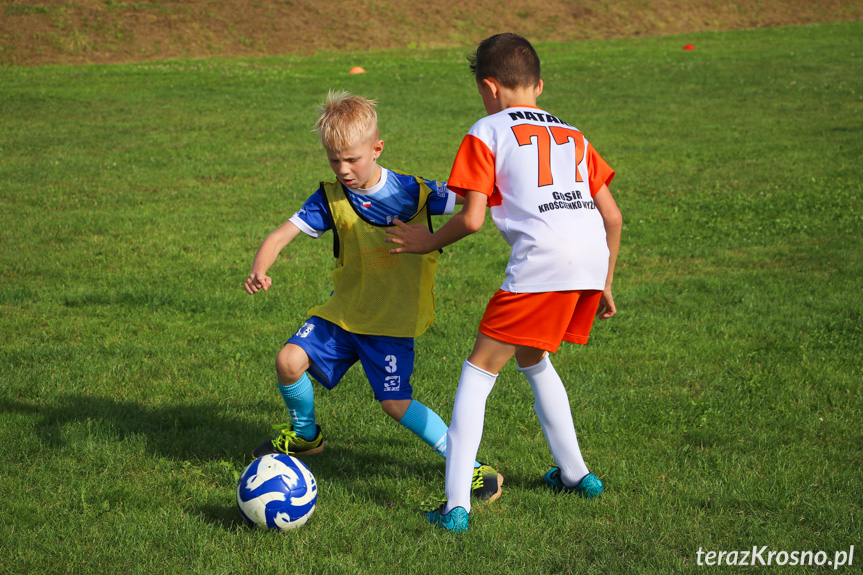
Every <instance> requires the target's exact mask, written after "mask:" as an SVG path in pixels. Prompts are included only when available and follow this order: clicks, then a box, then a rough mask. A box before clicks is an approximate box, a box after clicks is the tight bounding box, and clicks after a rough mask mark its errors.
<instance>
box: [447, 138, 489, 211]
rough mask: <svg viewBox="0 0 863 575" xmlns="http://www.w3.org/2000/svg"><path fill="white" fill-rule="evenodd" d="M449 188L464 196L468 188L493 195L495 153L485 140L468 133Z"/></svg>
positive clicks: (449, 181)
mask: <svg viewBox="0 0 863 575" xmlns="http://www.w3.org/2000/svg"><path fill="white" fill-rule="evenodd" d="M446 185H447V188H449V189H450V190H452V191H453V192H455V193H457V194H458V195H460V196H464V194H465V192H466V191H468V190H473V191H475V192H481V193H483V194H485V195H487V196H491V195H492V193H493V192H494V189H495V187H494V154H492V153H491V150H489V148H488V146H486V145H485V142H483V141H482V140H480V139H479V138H477V137H476V136H471V135H470V134H468V135H467V136H465V137H464V140H462V141H461V146H459V148H458V153H457V154H456V156H455V161H454V162H453V165H452V171H451V172H450V175H449V179H448V180H447V182H446Z"/></svg>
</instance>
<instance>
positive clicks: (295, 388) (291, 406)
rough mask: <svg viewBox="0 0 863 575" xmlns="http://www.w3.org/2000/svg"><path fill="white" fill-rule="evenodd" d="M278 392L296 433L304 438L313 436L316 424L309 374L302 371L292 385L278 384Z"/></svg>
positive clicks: (309, 438)
mask: <svg viewBox="0 0 863 575" xmlns="http://www.w3.org/2000/svg"><path fill="white" fill-rule="evenodd" d="M278 386H279V393H281V394H282V399H284V400H285V405H287V406H288V412H290V414H291V424H292V425H293V427H294V431H296V432H297V435H298V436H300V437H301V438H303V439H305V440H308V441H310V440H312V439H314V438H315V433H316V432H317V424H316V423H315V391H314V389H313V388H312V380H311V379H309V374H307V373H304V374H303V377H301V378H300V380H299V381H298V382H297V383H294V384H292V385H282V384H281V383H279V384H278Z"/></svg>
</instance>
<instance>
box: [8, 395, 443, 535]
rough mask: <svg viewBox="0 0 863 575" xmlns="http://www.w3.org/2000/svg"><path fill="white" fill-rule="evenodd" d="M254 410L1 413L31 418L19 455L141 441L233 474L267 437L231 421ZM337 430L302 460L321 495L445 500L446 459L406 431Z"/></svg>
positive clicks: (103, 408)
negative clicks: (227, 467) (226, 466)
mask: <svg viewBox="0 0 863 575" xmlns="http://www.w3.org/2000/svg"><path fill="white" fill-rule="evenodd" d="M256 409H257V408H256V407H255V406H250V405H244V406H236V405H220V404H216V403H196V404H178V405H168V406H148V405H142V404H141V403H139V402H134V401H123V400H114V399H110V398H104V397H93V396H87V395H82V394H70V395H60V396H57V397H55V398H54V399H53V401H52V405H35V404H33V403H29V402H21V401H15V400H9V399H0V413H7V414H18V415H23V416H24V417H26V418H30V419H32V440H31V441H27V442H26V443H24V444H21V445H20V446H19V449H21V450H22V451H29V450H33V451H39V450H45V449H69V450H70V451H75V450H76V449H79V446H78V445H76V444H79V443H80V442H82V441H83V442H88V441H93V440H96V441H100V442H104V443H110V442H124V441H134V442H142V443H143V444H144V449H145V451H147V452H148V453H152V454H153V455H154V456H157V457H164V458H168V459H173V460H177V461H183V462H187V461H192V462H195V461H199V462H200V461H203V462H216V463H221V462H225V461H228V462H230V463H231V464H232V465H233V466H234V468H235V469H236V470H238V471H241V470H242V469H244V468H245V466H246V465H248V464H249V463H251V461H252V457H251V450H252V449H253V448H254V447H256V446H257V445H258V444H259V443H260V442H261V441H262V440H263V439H264V438H266V437H267V436H268V435H269V434H270V433H271V430H270V428H269V426H267V425H261V424H260V423H255V422H253V421H251V420H249V419H248V418H244V417H241V416H238V415H237V413H249V412H254V411H255V410H256ZM381 417H385V416H384V415H383V414H381ZM340 427H341V426H340V425H338V424H337V425H333V426H331V429H329V430H328V431H329V433H328V435H327V443H326V448H325V449H324V451H323V452H322V453H320V454H317V455H314V456H311V457H306V458H303V461H304V462H305V463H306V464H307V465H308V466H309V468H310V469H311V470H312V472H313V473H314V475H315V477H316V479H317V481H318V484H319V486H320V488H321V492H322V494H325V493H326V491H327V486H328V484H329V485H334V488H335V484H338V489H340V490H342V491H347V492H348V493H350V495H351V497H352V498H356V499H359V500H362V501H365V502H368V503H369V504H371V505H376V506H381V507H387V508H391V507H395V506H400V507H403V506H415V505H417V504H418V503H419V501H412V500H409V499H410V498H411V497H416V498H417V499H419V498H420V497H421V495H420V494H422V495H423V496H428V495H433V494H435V493H437V492H438V491H440V493H441V494H442V493H443V472H444V460H443V459H442V458H437V457H429V456H428V454H423V453H421V452H422V451H423V450H430V449H431V448H429V447H428V446H426V445H425V444H424V443H422V442H421V441H420V440H419V439H418V438H416V437H414V436H413V435H412V434H411V433H410V432H408V431H407V430H404V429H401V428H399V427H396V428H393V435H396V436H397V437H391V436H390V434H389V433H388V434H387V436H386V437H384V438H381V437H377V436H372V434H369V433H363V432H362V431H361V430H359V431H358V430H357V429H340ZM70 428H71V429H70ZM414 454H415V456H414ZM195 509H196V511H197V512H198V513H200V514H201V516H202V517H204V518H205V519H206V520H207V521H209V522H211V523H212V524H214V525H217V526H219V527H221V528H225V529H237V528H240V527H242V526H243V525H244V522H243V521H242V519H241V518H240V517H239V515H238V514H237V512H236V507H235V504H234V501H233V499H231V500H230V501H225V504H224V505H221V504H218V503H216V504H213V503H208V504H203V505H199V506H196V507H195Z"/></svg>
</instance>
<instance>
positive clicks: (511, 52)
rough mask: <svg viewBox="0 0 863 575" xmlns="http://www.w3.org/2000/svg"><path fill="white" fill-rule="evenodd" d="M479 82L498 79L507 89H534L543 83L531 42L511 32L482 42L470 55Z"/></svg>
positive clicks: (472, 69)
mask: <svg viewBox="0 0 863 575" xmlns="http://www.w3.org/2000/svg"><path fill="white" fill-rule="evenodd" d="M467 61H468V62H470V71H471V73H472V74H473V75H474V77H475V78H476V81H477V82H482V81H483V80H485V79H486V78H494V79H495V80H497V81H498V82H499V83H500V85H501V86H503V87H504V88H509V89H515V88H533V87H535V86H536V85H537V84H539V79H540V75H539V56H538V55H537V54H536V50H534V49H533V46H531V44H530V42H528V41H527V40H526V39H525V38H522V37H521V36H519V35H518V34H512V33H510V32H507V33H504V34H495V35H494V36H491V37H489V38H486V39H485V40H483V41H482V42H480V44H479V46H477V49H476V52H474V53H473V54H471V55H470V56H468V58H467Z"/></svg>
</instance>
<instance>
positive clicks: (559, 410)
mask: <svg viewBox="0 0 863 575" xmlns="http://www.w3.org/2000/svg"><path fill="white" fill-rule="evenodd" d="M518 369H519V371H521V372H522V373H523V374H524V375H525V377H526V378H527V381H528V383H530V387H531V389H532V390H533V397H534V404H533V410H534V411H535V412H536V416H537V417H538V418H539V424H540V426H542V432H543V433H544V434H545V440H546V441H547V442H548V448H549V449H550V450H551V456H552V457H554V462H555V464H557V466H558V467H560V477H561V479H562V480H563V482H564V484H566V485H569V486H574V485H576V484H578V482H579V481H581V480H582V478H583V477H584V476H585V475H587V474H588V473H589V471H588V469H587V465H585V463H584V458H582V456H581V449H579V447H578V438H577V437H576V435H575V426H574V425H573V422H572V410H571V409H570V407H569V397H568V396H567V394H566V388H564V386H563V382H562V381H561V380H560V376H559V375H558V374H557V371H555V369H554V366H553V365H551V360H550V359H549V357H548V356H547V355H546V356H545V357H544V358H543V359H542V361H540V362H539V363H538V364H536V365H533V366H531V367H527V368H522V367H521V366H519V368H518Z"/></svg>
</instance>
